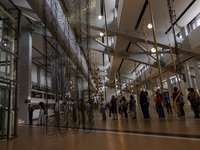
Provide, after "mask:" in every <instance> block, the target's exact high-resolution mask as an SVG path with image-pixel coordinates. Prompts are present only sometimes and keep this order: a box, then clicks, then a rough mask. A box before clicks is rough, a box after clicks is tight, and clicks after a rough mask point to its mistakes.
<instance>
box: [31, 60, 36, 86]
mask: <svg viewBox="0 0 200 150" xmlns="http://www.w3.org/2000/svg"><path fill="white" fill-rule="evenodd" d="M31 81H32V82H35V83H37V66H36V65H35V64H33V63H32V68H31Z"/></svg>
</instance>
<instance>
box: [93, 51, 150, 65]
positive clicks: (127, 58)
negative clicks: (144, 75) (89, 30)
mask: <svg viewBox="0 0 200 150" xmlns="http://www.w3.org/2000/svg"><path fill="white" fill-rule="evenodd" d="M91 50H93V51H97V52H100V53H104V54H109V55H110V56H114V57H119V58H122V59H125V60H129V61H133V62H137V63H141V64H145V65H148V66H149V63H148V62H144V61H139V60H136V59H134V58H133V57H127V56H126V55H122V54H121V53H114V52H111V51H110V52H108V51H107V50H103V51H102V50H98V49H93V48H92V49H91ZM150 65H152V64H150Z"/></svg>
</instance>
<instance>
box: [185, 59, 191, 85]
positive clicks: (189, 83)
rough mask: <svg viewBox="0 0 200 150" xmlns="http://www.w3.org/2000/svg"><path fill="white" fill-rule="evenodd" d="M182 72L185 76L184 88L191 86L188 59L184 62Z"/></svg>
mask: <svg viewBox="0 0 200 150" xmlns="http://www.w3.org/2000/svg"><path fill="white" fill-rule="evenodd" d="M184 72H185V77H186V86H187V87H186V88H189V87H192V80H191V76H190V68H189V64H188V61H186V62H185V63H184Z"/></svg>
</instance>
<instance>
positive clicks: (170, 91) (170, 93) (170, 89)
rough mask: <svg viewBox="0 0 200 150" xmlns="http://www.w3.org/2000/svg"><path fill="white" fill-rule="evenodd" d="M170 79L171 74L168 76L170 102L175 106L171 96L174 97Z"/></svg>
mask: <svg viewBox="0 0 200 150" xmlns="http://www.w3.org/2000/svg"><path fill="white" fill-rule="evenodd" d="M169 77H170V76H169V74H167V86H168V92H169V97H170V102H171V104H173V100H172V99H171V96H172V88H171V81H170V79H169Z"/></svg>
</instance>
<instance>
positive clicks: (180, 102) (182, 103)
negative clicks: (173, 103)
mask: <svg viewBox="0 0 200 150" xmlns="http://www.w3.org/2000/svg"><path fill="white" fill-rule="evenodd" d="M183 106H184V98H183V93H182V92H181V94H180V96H179V107H180V112H181V117H185V112H184V109H183Z"/></svg>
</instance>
